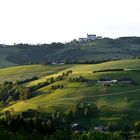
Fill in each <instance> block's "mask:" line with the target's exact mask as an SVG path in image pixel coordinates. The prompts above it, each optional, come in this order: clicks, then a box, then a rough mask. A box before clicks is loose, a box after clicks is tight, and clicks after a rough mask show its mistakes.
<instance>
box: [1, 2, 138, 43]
mask: <svg viewBox="0 0 140 140" xmlns="http://www.w3.org/2000/svg"><path fill="white" fill-rule="evenodd" d="M139 6H140V0H0V44H2V43H4V44H13V43H31V44H37V43H51V42H69V41H71V40H73V39H78V38H79V37H86V34H87V33H89V34H97V35H100V36H103V37H111V38H117V37H119V36H140V7H139Z"/></svg>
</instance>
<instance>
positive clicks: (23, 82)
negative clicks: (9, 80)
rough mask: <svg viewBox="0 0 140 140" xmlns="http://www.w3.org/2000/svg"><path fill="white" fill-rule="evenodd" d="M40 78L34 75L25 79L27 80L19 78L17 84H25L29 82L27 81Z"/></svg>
mask: <svg viewBox="0 0 140 140" xmlns="http://www.w3.org/2000/svg"><path fill="white" fill-rule="evenodd" d="M38 79H39V78H38V77H37V76H34V77H32V78H29V79H25V80H21V81H19V80H17V81H16V84H17V85H20V84H25V83H27V82H31V81H34V80H38Z"/></svg>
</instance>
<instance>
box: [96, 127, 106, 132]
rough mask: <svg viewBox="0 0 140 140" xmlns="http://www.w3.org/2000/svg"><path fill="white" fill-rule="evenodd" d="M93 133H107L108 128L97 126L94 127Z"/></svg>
mask: <svg viewBox="0 0 140 140" xmlns="http://www.w3.org/2000/svg"><path fill="white" fill-rule="evenodd" d="M94 130H95V131H99V132H107V131H108V127H104V126H97V127H94Z"/></svg>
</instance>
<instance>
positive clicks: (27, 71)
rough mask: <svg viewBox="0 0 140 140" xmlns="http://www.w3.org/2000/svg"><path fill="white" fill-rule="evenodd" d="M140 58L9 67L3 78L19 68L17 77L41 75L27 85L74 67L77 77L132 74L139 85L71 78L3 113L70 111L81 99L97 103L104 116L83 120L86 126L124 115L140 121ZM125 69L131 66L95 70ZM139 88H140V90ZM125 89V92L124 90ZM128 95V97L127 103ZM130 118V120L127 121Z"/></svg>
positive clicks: (45, 88)
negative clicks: (105, 84)
mask: <svg viewBox="0 0 140 140" xmlns="http://www.w3.org/2000/svg"><path fill="white" fill-rule="evenodd" d="M139 64H140V60H137V59H136V60H121V61H112V62H106V63H102V64H95V65H63V66H61V67H60V66H41V65H29V66H18V67H12V68H7V69H4V70H3V71H2V69H1V72H0V74H1V77H2V75H3V77H4V76H6V74H7V75H9V78H10V77H12V76H13V75H12V74H13V73H14V72H15V71H16V77H14V80H16V78H18V76H19V78H20V76H21V75H28V76H33V75H39V76H40V79H39V80H35V81H32V82H31V83H28V84H27V85H28V86H30V85H34V84H37V83H39V82H42V81H44V80H45V79H47V78H49V77H50V76H56V75H57V74H58V75H59V74H60V73H62V72H63V71H67V70H72V71H73V74H72V75H71V77H77V76H79V75H83V76H85V77H86V78H90V79H98V78H101V77H110V78H123V77H131V78H132V79H133V80H135V81H136V82H137V83H138V84H137V85H124V86H120V85H113V86H110V87H106V86H103V85H88V84H87V83H80V82H70V81H69V80H68V79H67V80H64V81H59V82H55V83H53V84H51V85H49V86H46V87H43V88H41V89H39V90H38V91H37V93H35V95H34V97H33V98H31V99H28V100H27V101H18V102H14V103H13V104H11V105H10V106H8V107H6V108H3V109H2V112H4V111H5V110H10V108H14V113H20V112H22V111H25V110H27V109H29V108H32V109H38V110H39V111H41V112H42V111H43V112H52V111H54V110H55V109H58V108H59V109H61V110H63V111H67V110H69V109H73V108H74V106H75V105H76V104H77V103H79V102H85V103H90V104H92V103H94V104H96V105H97V106H98V108H99V109H100V110H101V112H102V115H101V117H100V118H98V119H95V120H94V119H92V118H89V120H90V121H89V120H85V122H83V120H80V119H79V121H80V122H81V123H83V124H85V125H89V126H93V125H96V124H102V123H107V122H109V121H115V120H120V121H122V117H121V116H122V114H126V113H128V114H130V115H131V114H132V112H133V113H134V114H135V115H131V121H135V120H138V119H139V118H138V114H139V111H140V102H139V99H140V76H139V75H140V71H133V70H134V69H140V65H139ZM115 68H119V69H120V68H123V69H129V70H126V71H117V72H116V71H115V72H102V73H92V71H93V70H101V69H115ZM47 71H53V72H55V73H54V74H51V75H48V74H47ZM57 84H63V85H64V89H57V90H51V86H52V85H57ZM136 89H138V90H136ZM120 92H121V93H120ZM125 97H127V98H128V101H127V102H126V100H125ZM125 121H128V120H125Z"/></svg>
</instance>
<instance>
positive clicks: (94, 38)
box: [87, 34, 96, 40]
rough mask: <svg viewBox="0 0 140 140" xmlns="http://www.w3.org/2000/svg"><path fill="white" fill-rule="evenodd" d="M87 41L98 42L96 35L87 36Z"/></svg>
mask: <svg viewBox="0 0 140 140" xmlns="http://www.w3.org/2000/svg"><path fill="white" fill-rule="evenodd" d="M87 39H88V40H96V35H92V34H87Z"/></svg>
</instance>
